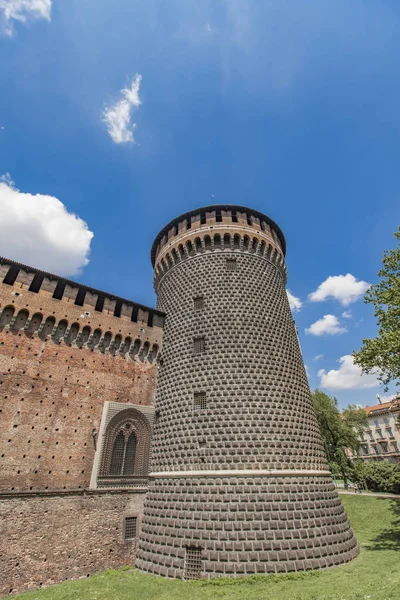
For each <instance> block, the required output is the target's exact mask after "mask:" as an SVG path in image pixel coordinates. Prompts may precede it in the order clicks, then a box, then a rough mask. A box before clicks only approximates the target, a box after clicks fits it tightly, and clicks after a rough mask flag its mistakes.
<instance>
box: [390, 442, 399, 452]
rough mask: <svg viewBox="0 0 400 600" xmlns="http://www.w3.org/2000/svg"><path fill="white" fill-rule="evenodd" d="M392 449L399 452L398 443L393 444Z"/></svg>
mask: <svg viewBox="0 0 400 600" xmlns="http://www.w3.org/2000/svg"><path fill="white" fill-rule="evenodd" d="M392 447H393V452H398V451H399V446H398V444H397V442H392Z"/></svg>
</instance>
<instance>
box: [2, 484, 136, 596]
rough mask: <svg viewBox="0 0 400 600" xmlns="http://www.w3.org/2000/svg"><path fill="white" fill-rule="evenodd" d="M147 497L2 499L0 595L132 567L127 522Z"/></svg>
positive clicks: (132, 547) (107, 495)
mask: <svg viewBox="0 0 400 600" xmlns="http://www.w3.org/2000/svg"><path fill="white" fill-rule="evenodd" d="M143 500H144V494H143V493H131V492H129V493H127V492H124V493H121V492H118V493H112V492H107V493H105V492H88V493H84V492H81V491H80V492H76V494H74V493H71V492H62V491H61V492H60V493H59V494H57V493H54V494H50V493H47V494H35V495H33V494H30V495H29V494H18V495H17V494H15V495H11V494H9V495H8V496H6V497H2V498H1V497H0V523H1V525H0V556H1V557H2V559H1V561H0V582H1V583H0V595H6V594H9V593H15V592H21V591H24V590H27V589H31V588H37V587H40V586H47V585H50V584H53V583H58V582H61V581H63V580H65V579H76V578H79V577H85V576H88V575H90V574H91V573H94V572H95V571H102V570H104V569H108V568H117V567H121V566H122V565H126V564H130V565H131V564H133V559H134V555H135V550H136V541H124V539H123V533H124V530H123V521H124V517H126V516H138V523H139V522H140V520H141V515H142V511H143Z"/></svg>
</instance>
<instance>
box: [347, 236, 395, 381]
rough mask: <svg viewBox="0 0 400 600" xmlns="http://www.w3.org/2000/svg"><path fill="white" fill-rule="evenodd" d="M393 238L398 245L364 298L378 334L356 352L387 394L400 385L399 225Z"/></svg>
mask: <svg viewBox="0 0 400 600" xmlns="http://www.w3.org/2000/svg"><path fill="white" fill-rule="evenodd" d="M394 236H395V238H396V239H397V241H398V242H399V243H398V245H397V247H396V248H394V249H393V250H385V252H384V254H383V259H382V263H383V267H382V269H381V270H380V271H379V273H378V277H379V278H380V281H379V282H378V283H376V284H374V285H372V286H371V287H370V288H369V289H368V290H367V293H366V294H365V296H364V302H365V303H366V304H373V305H374V315H375V317H376V319H377V322H378V335H377V336H376V337H375V338H372V339H368V338H366V339H363V345H362V347H361V348H360V350H359V351H358V352H353V356H354V362H355V363H356V364H357V365H359V366H360V367H361V368H362V370H363V371H364V372H365V373H370V372H371V371H377V376H378V379H379V380H380V381H381V382H382V383H383V384H384V385H385V386H386V390H385V391H387V386H388V384H389V383H390V382H394V381H396V385H400V226H399V228H398V230H397V231H395V233H394Z"/></svg>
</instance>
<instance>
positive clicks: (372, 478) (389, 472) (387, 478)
mask: <svg viewBox="0 0 400 600" xmlns="http://www.w3.org/2000/svg"><path fill="white" fill-rule="evenodd" d="M354 471H355V474H356V477H357V479H358V480H359V481H362V482H363V483H364V484H365V485H366V487H367V488H368V489H369V490H371V491H373V492H389V493H392V494H399V493H400V465H399V463H392V462H389V461H388V460H380V461H377V462H375V461H374V462H368V463H363V462H362V461H361V460H357V461H356V462H355V465H354Z"/></svg>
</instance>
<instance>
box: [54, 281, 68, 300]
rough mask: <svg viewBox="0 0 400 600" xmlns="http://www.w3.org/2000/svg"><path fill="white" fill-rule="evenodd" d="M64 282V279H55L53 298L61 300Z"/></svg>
mask: <svg viewBox="0 0 400 600" xmlns="http://www.w3.org/2000/svg"><path fill="white" fill-rule="evenodd" d="M65 286H66V283H65V282H64V281H57V285H56V289H55V290H54V293H53V298H54V299H55V300H61V298H62V297H63V295H64V291H65Z"/></svg>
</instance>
